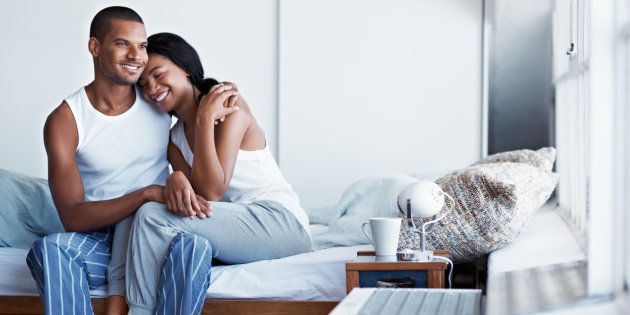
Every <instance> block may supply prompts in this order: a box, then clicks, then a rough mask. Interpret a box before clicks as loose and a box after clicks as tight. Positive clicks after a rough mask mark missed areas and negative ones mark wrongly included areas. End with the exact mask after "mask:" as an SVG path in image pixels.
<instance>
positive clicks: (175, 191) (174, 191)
mask: <svg viewBox="0 0 630 315" xmlns="http://www.w3.org/2000/svg"><path fill="white" fill-rule="evenodd" d="M164 201H165V203H166V206H167V208H168V209H169V210H170V211H172V212H173V213H176V214H179V215H182V216H187V217H189V218H190V219H192V218H193V216H195V215H196V216H197V217H199V218H200V219H204V218H209V217H210V216H211V215H212V205H211V204H210V202H209V201H207V200H205V199H204V198H203V197H201V196H199V195H197V194H195V191H194V190H193V188H192V186H191V185H190V182H189V181H188V178H186V175H184V173H182V172H180V171H176V172H174V173H173V174H171V175H170V176H169V177H168V180H167V181H166V188H165V189H164Z"/></svg>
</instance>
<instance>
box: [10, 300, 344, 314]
mask: <svg viewBox="0 0 630 315" xmlns="http://www.w3.org/2000/svg"><path fill="white" fill-rule="evenodd" d="M337 303H339V302H335V301H330V302H328V301H326V302H318V301H272V300H210V299H206V303H205V304H204V306H203V310H202V312H201V314H204V315H210V314H212V315H214V314H278V315H280V314H286V315H289V314H312V315H319V314H328V313H329V312H330V311H331V310H332V309H333V308H334V307H335V306H336V305H337ZM92 307H93V308H94V314H105V299H104V298H93V299H92ZM43 313H44V307H43V306H42V301H41V299H40V298H39V297H38V296H0V315H5V314H6V315H9V314H11V315H14V314H27V315H34V314H43Z"/></svg>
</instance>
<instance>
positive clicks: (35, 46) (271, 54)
mask: <svg viewBox="0 0 630 315" xmlns="http://www.w3.org/2000/svg"><path fill="white" fill-rule="evenodd" d="M109 5H123V6H128V7H130V8H133V9H134V10H136V11H137V12H138V13H139V14H140V16H142V18H143V19H144V22H145V25H146V28H147V33H148V34H149V35H150V34H153V33H157V32H164V31H168V32H172V33H176V34H179V35H181V36H182V37H184V38H185V39H186V40H188V41H189V42H190V43H191V44H192V45H193V47H195V48H196V49H197V51H198V53H199V55H200V56H201V59H202V62H203V65H204V68H205V70H206V76H211V77H215V78H217V79H220V80H229V81H233V82H236V83H237V84H238V85H239V89H240V90H241V92H242V94H243V96H244V97H245V99H246V100H247V101H248V102H249V103H250V105H251V106H252V108H253V110H254V113H255V115H256V117H257V118H258V121H259V122H260V123H261V124H262V125H263V127H264V128H265V129H266V130H267V134H268V138H269V141H270V143H271V146H272V147H273V146H275V139H276V125H277V122H276V104H277V100H276V95H277V81H276V77H277V74H276V71H277V70H276V69H277V61H276V56H277V53H276V50H277V31H276V28H277V27H276V22H277V17H276V16H277V7H276V5H277V2H276V1H274V0H264V1H261V0H239V1H216V0H213V1H201V0H198V1H181V2H173V1H165V0H159V1H148V0H147V1H63V2H62V1H55V2H52V1H44V0H37V1H32V0H31V1H2V2H0V38H1V39H2V41H1V43H2V44H1V45H2V46H1V49H0V69H2V73H1V74H0V89H1V92H2V99H1V100H0V108H1V109H2V111H1V113H2V114H0V134H1V135H2V136H0V152H1V153H0V168H4V169H9V170H13V171H18V172H22V173H26V174H28V175H31V176H38V177H46V176H47V168H46V153H45V151H44V145H43V140H42V127H43V124H44V121H45V119H46V116H47V115H48V113H50V111H51V110H52V109H53V108H54V107H56V106H58V105H59V104H60V103H61V101H62V100H63V98H64V97H65V96H67V95H69V94H71V93H72V92H74V91H75V90H76V89H78V88H79V87H80V86H82V85H86V84H88V83H89V82H90V81H91V80H92V78H93V67H92V60H91V58H90V55H89V53H88V50H87V40H88V36H89V27H90V21H91V20H92V17H93V16H94V15H95V14H96V13H97V12H98V11H99V10H100V9H102V8H104V7H107V6H109Z"/></svg>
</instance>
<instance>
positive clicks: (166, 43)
mask: <svg viewBox="0 0 630 315" xmlns="http://www.w3.org/2000/svg"><path fill="white" fill-rule="evenodd" d="M148 42H149V44H148V46H147V53H149V54H158V55H161V56H163V57H166V58H168V59H170V60H171V61H172V62H173V63H174V64H176V65H177V66H178V67H180V68H182V69H183V70H184V71H186V73H188V74H189V78H190V81H191V82H192V84H193V85H194V86H195V87H196V88H197V89H199V91H201V95H199V96H198V97H199V98H201V96H202V95H205V94H207V93H208V91H210V89H211V88H212V87H213V86H214V85H216V84H218V83H219V82H217V80H215V79H212V78H204V77H203V66H202V65H201V60H200V59H199V55H198V54H197V51H196V50H195V49H194V48H193V47H192V46H190V44H188V42H186V41H185V40H184V39H183V38H181V36H179V35H175V34H172V33H157V34H153V35H151V36H149V38H148Z"/></svg>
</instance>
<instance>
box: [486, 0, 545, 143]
mask: <svg viewBox="0 0 630 315" xmlns="http://www.w3.org/2000/svg"><path fill="white" fill-rule="evenodd" d="M552 8H553V4H552V1H550V0H530V1H514V0H494V1H486V18H487V19H490V20H489V22H490V25H491V30H492V31H491V32H490V34H487V36H489V38H488V40H489V41H490V65H489V66H490V72H489V117H488V119H489V122H488V123H489V133H488V151H489V152H488V153H489V154H492V153H496V152H501V151H507V150H515V149H536V148H540V147H543V146H547V145H550V144H551V139H552V138H551V131H552V130H553V128H552V123H553V121H554V118H553V95H554V94H553V86H552V81H551V80H552Z"/></svg>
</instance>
